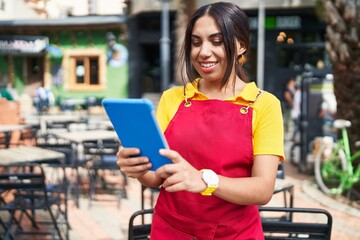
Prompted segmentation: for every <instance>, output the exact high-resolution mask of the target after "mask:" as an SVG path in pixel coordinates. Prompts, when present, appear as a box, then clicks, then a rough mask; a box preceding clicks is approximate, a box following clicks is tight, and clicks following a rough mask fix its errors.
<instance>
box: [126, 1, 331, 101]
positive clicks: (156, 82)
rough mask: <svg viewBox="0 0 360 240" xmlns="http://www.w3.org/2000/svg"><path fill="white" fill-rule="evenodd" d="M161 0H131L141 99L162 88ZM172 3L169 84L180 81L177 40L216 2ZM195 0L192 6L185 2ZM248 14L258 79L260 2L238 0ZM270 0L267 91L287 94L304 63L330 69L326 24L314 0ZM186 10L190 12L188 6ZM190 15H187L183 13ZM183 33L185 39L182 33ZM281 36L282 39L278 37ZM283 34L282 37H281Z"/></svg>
mask: <svg viewBox="0 0 360 240" xmlns="http://www.w3.org/2000/svg"><path fill="white" fill-rule="evenodd" d="M161 2H164V0H162V1H161V0H151V1H147V0H137V1H131V7H130V9H129V10H130V11H129V21H128V26H129V28H128V29H129V39H131V40H130V41H129V48H130V49H131V52H130V62H129V63H130V65H129V74H130V79H131V81H130V85H129V94H130V96H134V97H140V96H142V95H143V94H144V92H147V91H150V92H151V91H153V92H159V91H160V88H159V86H160V81H161V79H160V76H159V69H160V68H161V66H160V64H159V62H160V61H159V60H160V59H159V58H160V49H159V46H160V39H161V11H162V8H161V7H162V5H161ZM169 2H170V16H171V17H170V23H169V25H170V32H171V49H172V51H171V57H170V59H171V77H170V80H169V82H168V84H169V85H171V84H174V83H178V79H177V76H176V73H175V67H176V65H177V63H176V62H177V60H176V56H177V54H176V53H177V51H178V48H179V47H178V46H181V44H179V43H178V42H179V41H180V42H181V39H180V37H181V35H182V34H181V33H178V32H177V31H178V29H179V28H182V31H183V29H184V25H185V24H186V17H187V16H189V15H190V14H191V11H194V10H195V9H196V8H198V7H200V6H203V5H205V4H208V3H213V2H217V1H215V0H212V1H211V0H198V1H184V0H171V1H169ZM185 2H186V3H188V4H189V3H191V4H192V5H193V6H191V8H186V7H184V6H182V5H183V4H184V3H185ZM230 2H234V3H237V4H238V5H239V6H240V7H242V8H243V9H244V10H245V12H246V13H247V14H248V16H249V20H250V27H251V49H250V55H249V59H248V63H247V64H246V68H247V71H248V73H249V77H250V80H251V81H255V82H256V81H257V53H258V49H257V46H258V39H257V35H258V8H259V1H258V0H249V1H241V0H233V1H230ZM264 2H265V14H266V16H265V39H264V40H263V41H264V45H265V53H264V56H265V59H264V60H263V64H264V89H265V90H267V91H270V92H272V93H274V94H275V95H277V96H278V97H279V98H281V97H282V91H283V86H284V84H285V82H286V79H287V78H288V77H296V76H298V75H301V74H302V72H303V71H304V67H305V66H310V67H311V68H314V69H318V68H321V71H324V72H326V71H329V62H328V60H327V57H326V53H325V50H324V48H325V40H324V34H325V24H324V23H322V22H320V21H319V20H318V18H317V15H316V10H315V5H316V4H315V3H316V1H315V0H304V1H299V0H271V1H270V0H267V1H264ZM184 8H185V9H186V10H184ZM184 12H185V14H186V16H183V14H184ZM179 36H180V37H179ZM279 36H280V37H279ZM281 38H283V39H282V40H281Z"/></svg>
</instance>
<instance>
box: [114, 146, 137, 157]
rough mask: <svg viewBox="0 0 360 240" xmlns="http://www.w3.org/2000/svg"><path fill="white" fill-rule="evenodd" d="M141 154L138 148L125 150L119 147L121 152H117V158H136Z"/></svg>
mask: <svg viewBox="0 0 360 240" xmlns="http://www.w3.org/2000/svg"><path fill="white" fill-rule="evenodd" d="M138 154H140V149H138V148H125V147H123V146H120V147H119V151H118V152H117V154H116V156H117V157H118V158H126V157H130V156H135V155H138Z"/></svg>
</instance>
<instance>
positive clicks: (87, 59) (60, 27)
mask: <svg viewBox="0 0 360 240" xmlns="http://www.w3.org/2000/svg"><path fill="white" fill-rule="evenodd" d="M125 19H126V18H125V17H124V16H86V17H69V18H65V19H49V20H17V21H10V22H9V21H6V22H5V21H4V22H1V21H0V30H1V32H2V34H1V35H0V80H1V81H2V82H4V83H6V82H10V84H11V85H12V86H13V87H14V88H15V89H16V90H17V91H18V93H19V95H24V94H25V95H29V96H34V92H35V90H36V89H37V88H38V87H40V86H43V87H46V88H49V89H51V90H52V91H53V93H54V95H55V98H56V101H57V103H59V104H61V102H62V101H63V100H66V99H85V98H87V97H95V98H98V99H101V98H103V97H127V95H128V89H127V86H128V49H127V47H126V25H125Z"/></svg>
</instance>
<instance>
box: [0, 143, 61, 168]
mask: <svg viewBox="0 0 360 240" xmlns="http://www.w3.org/2000/svg"><path fill="white" fill-rule="evenodd" d="M63 161H65V154H64V153H61V152H57V151H52V150H48V149H43V148H39V147H33V146H30V147H29V146H19V147H15V148H8V149H0V165H8V164H13V163H14V164H17V163H59V162H60V163H61V162H63Z"/></svg>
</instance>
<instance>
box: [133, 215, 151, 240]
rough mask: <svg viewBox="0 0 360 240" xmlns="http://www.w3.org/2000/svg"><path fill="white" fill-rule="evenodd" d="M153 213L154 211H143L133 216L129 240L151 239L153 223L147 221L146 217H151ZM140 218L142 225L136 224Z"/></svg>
mask: <svg viewBox="0 0 360 240" xmlns="http://www.w3.org/2000/svg"><path fill="white" fill-rule="evenodd" d="M153 212H154V210H153V209H141V210H139V211H136V212H135V213H133V214H132V215H131V217H130V220H129V229H128V237H129V240H145V239H149V238H150V230H151V221H149V220H148V219H145V216H146V215H149V216H150V215H152V214H153ZM139 218H141V222H140V224H138V223H135V222H136V221H137V219H139Z"/></svg>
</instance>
